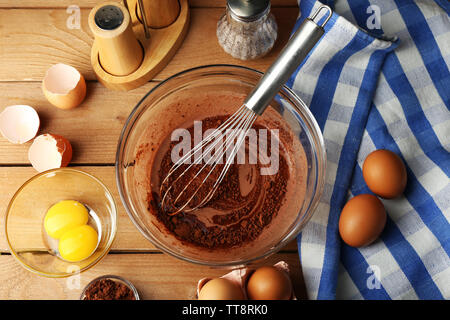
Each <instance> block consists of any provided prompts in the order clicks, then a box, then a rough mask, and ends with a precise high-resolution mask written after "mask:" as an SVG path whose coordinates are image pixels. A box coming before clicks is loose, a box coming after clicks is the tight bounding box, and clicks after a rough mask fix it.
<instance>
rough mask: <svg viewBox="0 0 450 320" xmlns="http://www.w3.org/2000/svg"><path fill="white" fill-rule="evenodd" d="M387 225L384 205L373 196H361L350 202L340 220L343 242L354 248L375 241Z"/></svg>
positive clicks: (343, 210)
mask: <svg viewBox="0 0 450 320" xmlns="http://www.w3.org/2000/svg"><path fill="white" fill-rule="evenodd" d="M385 224H386V210H385V209H384V206H383V203H382V202H381V201H380V199H378V198H377V197H375V196H374V195H371V194H360V195H358V196H355V197H353V198H352V199H351V200H350V201H348V202H347V203H346V204H345V206H344V208H343V209H342V212H341V217H340V218H339V233H340V235H341V238H342V240H344V242H345V243H346V244H348V245H349V246H352V247H362V246H367V245H369V244H371V243H372V242H373V241H375V240H376V239H377V238H378V236H379V235H380V233H381V232H382V231H383V229H384V226H385Z"/></svg>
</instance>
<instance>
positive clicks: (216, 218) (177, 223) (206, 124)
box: [148, 116, 289, 249]
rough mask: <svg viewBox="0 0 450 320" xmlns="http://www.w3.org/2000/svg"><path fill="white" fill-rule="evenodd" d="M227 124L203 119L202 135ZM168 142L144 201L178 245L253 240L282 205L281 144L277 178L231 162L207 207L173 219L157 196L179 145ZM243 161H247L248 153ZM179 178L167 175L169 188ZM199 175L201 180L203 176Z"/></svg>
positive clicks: (177, 187) (284, 166)
mask: <svg viewBox="0 0 450 320" xmlns="http://www.w3.org/2000/svg"><path fill="white" fill-rule="evenodd" d="M226 119H227V116H218V117H217V116H216V117H211V118H207V119H204V120H203V121H202V130H203V132H204V131H206V130H207V129H210V128H217V127H218V126H219V125H220V124H221V123H222V122H223V121H224V120H226ZM253 128H254V129H256V130H258V129H262V128H263V127H262V126H260V125H258V126H257V125H254V126H253ZM188 131H189V132H190V133H191V137H193V136H194V134H193V131H194V128H193V126H192V127H189V128H188ZM169 139H170V135H169V137H167V138H166V143H163V144H161V146H160V149H159V150H158V153H159V154H160V160H159V161H155V162H154V163H153V164H152V170H151V171H152V185H151V190H152V192H151V193H150V194H149V199H148V203H149V208H148V209H149V211H150V212H152V213H153V214H154V215H155V216H156V217H157V219H158V220H159V221H160V222H162V223H163V224H164V225H165V227H166V228H167V229H168V230H169V232H171V233H173V234H174V235H175V236H176V237H177V238H178V239H179V240H181V241H183V242H187V243H189V244H192V245H196V246H200V247H203V248H208V249H211V248H231V247H236V246H240V245H243V244H245V243H248V242H251V241H253V240H255V239H256V238H257V237H258V236H259V235H260V234H261V232H262V231H263V230H264V229H265V228H266V227H267V226H268V225H269V224H270V223H271V221H272V219H273V218H274V217H275V216H276V215H277V214H278V211H279V209H280V207H281V206H282V204H283V202H284V201H285V193H286V187H287V182H288V180H289V167H288V162H287V160H286V159H285V157H286V155H285V154H284V152H283V148H282V146H281V143H280V148H279V153H280V155H279V169H278V172H277V173H276V174H273V175H261V174H260V168H261V166H264V165H261V164H260V162H259V161H258V162H257V163H256V164H250V163H248V161H246V163H245V164H236V163H234V164H232V165H231V167H230V169H229V171H228V173H227V174H226V176H225V178H224V180H223V181H222V183H221V184H220V186H219V189H218V190H217V191H216V192H215V194H214V196H213V197H212V198H211V200H210V201H209V202H208V203H207V204H206V205H205V206H203V207H201V208H199V209H197V210H195V211H192V212H189V213H188V212H180V213H177V214H174V215H171V214H170V212H171V210H170V209H173V208H168V207H166V208H162V207H161V196H160V184H161V181H163V180H164V178H165V177H166V176H167V173H168V171H169V169H170V168H171V167H172V166H173V162H172V158H171V152H172V149H173V148H174V146H175V145H176V144H177V143H178V141H177V142H171V141H170V140H169ZM270 139H271V136H270V133H269V134H268V142H267V145H268V146H269V147H268V149H269V151H268V155H270V145H271V140H270ZM192 142H193V141H192ZM192 145H194V144H192ZM246 151H248V140H247V141H246ZM246 153H247V152H246ZM246 160H248V154H247V157H246ZM202 165H203V164H198V165H197V164H196V165H194V167H196V166H199V167H197V168H194V169H196V170H191V171H188V173H187V174H186V175H184V176H182V177H181V178H180V179H179V180H178V181H177V182H176V183H174V184H173V185H174V187H173V189H172V190H171V192H170V193H169V195H175V194H178V193H179V192H180V191H181V190H182V189H183V188H184V187H185V186H186V184H187V183H188V182H189V181H190V180H191V179H192V177H193V175H194V174H195V173H196V172H198V169H199V168H200V167H201V166H202ZM186 167H187V165H183V166H182V168H181V169H184V168H186ZM222 167H223V164H219V165H218V167H217V168H216V170H215V171H213V172H212V174H211V176H210V177H209V179H208V180H207V181H206V184H205V185H204V186H203V187H202V188H200V189H199V192H198V194H197V196H196V197H194V198H193V199H192V201H191V202H190V203H189V206H195V205H196V204H199V203H200V201H201V200H202V199H203V198H204V197H205V195H206V194H207V193H208V192H209V190H210V187H211V184H212V183H214V182H215V181H216V179H217V176H218V175H219V174H220V171H221V169H222ZM178 176H179V175H173V176H171V178H170V180H169V182H168V184H169V185H170V184H172V183H173V182H174V180H175V179H176V178H178ZM202 176H204V175H203V173H202ZM202 176H201V177H202ZM198 181H200V179H195V180H194V184H193V185H192V186H193V187H196V186H197V184H196V182H198ZM186 195H187V194H186ZM180 200H183V199H180ZM170 204H171V201H169V206H170Z"/></svg>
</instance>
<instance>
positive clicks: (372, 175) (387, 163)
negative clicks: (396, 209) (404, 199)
mask: <svg viewBox="0 0 450 320" xmlns="http://www.w3.org/2000/svg"><path fill="white" fill-rule="evenodd" d="M362 171H363V177H364V180H365V181H366V183H367V186H368V187H369V189H370V190H372V192H373V193H376V194H377V195H379V196H380V197H383V198H387V199H391V198H395V197H398V196H399V195H401V194H402V193H403V191H404V190H405V187H406V180H407V175H406V168H405V164H404V163H403V161H402V159H400V157H399V156H398V155H396V154H395V153H393V152H392V151H389V150H376V151H373V152H372V153H371V154H369V155H368V156H367V158H366V160H365V161H364V164H363V170H362Z"/></svg>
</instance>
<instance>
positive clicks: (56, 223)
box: [44, 200, 89, 239]
mask: <svg viewBox="0 0 450 320" xmlns="http://www.w3.org/2000/svg"><path fill="white" fill-rule="evenodd" d="M88 219H89V213H88V210H87V209H86V207H85V206H84V205H83V204H81V203H80V202H78V201H75V200H63V201H60V202H58V203H56V204H54V205H53V206H52V207H51V208H50V209H49V210H48V211H47V214H46V215H45V218H44V229H45V232H47V234H48V235H49V236H50V237H52V238H54V239H59V238H61V236H62V235H63V234H64V233H65V232H67V231H69V230H70V229H73V228H75V227H78V226H82V225H85V224H86V223H87V222H88Z"/></svg>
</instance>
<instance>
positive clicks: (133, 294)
mask: <svg viewBox="0 0 450 320" xmlns="http://www.w3.org/2000/svg"><path fill="white" fill-rule="evenodd" d="M80 300H139V293H138V291H137V289H136V288H135V286H134V285H133V284H132V283H131V282H130V281H128V280H126V279H124V278H122V277H119V276H115V275H105V276H101V277H98V278H95V279H94V280H92V281H91V282H89V283H88V284H87V286H86V287H85V288H84V290H83V292H82V293H81V296H80Z"/></svg>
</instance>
